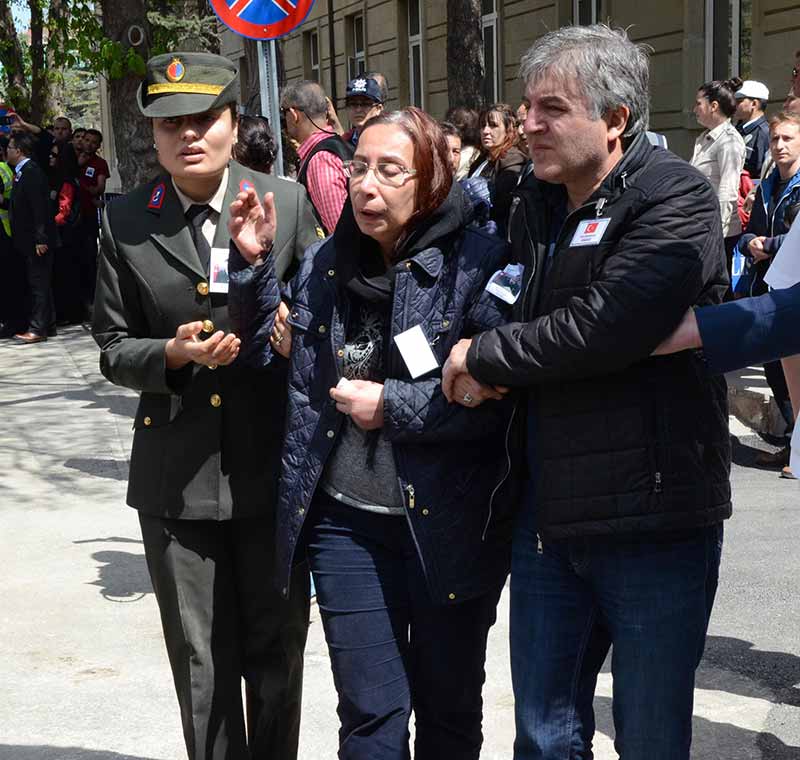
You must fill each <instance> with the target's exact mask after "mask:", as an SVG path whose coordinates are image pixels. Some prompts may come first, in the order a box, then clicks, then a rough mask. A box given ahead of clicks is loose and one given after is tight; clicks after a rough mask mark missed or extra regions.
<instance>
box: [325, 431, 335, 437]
mask: <svg viewBox="0 0 800 760" xmlns="http://www.w3.org/2000/svg"><path fill="white" fill-rule="evenodd" d="M325 435H327V436H328V438H333V436H335V435H336V433H334V432H333V430H329V431H328V432H327V433H326V434H325Z"/></svg>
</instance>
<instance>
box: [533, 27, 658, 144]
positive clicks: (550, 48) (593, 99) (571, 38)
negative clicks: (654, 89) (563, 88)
mask: <svg viewBox="0 0 800 760" xmlns="http://www.w3.org/2000/svg"><path fill="white" fill-rule="evenodd" d="M519 75H520V78H521V79H522V81H523V82H525V83H526V84H529V83H531V82H537V81H539V80H540V79H542V77H544V76H545V75H554V76H556V77H559V78H562V79H568V80H571V81H573V82H574V83H575V86H576V87H577V88H578V91H579V92H580V93H581V94H582V95H583V96H584V99H585V102H586V105H587V107H588V110H589V113H590V115H591V116H592V118H594V119H599V118H601V117H602V116H604V115H605V114H606V113H608V112H609V111H612V110H613V109H615V108H617V107H619V106H626V107H627V108H629V109H630V112H631V115H630V118H629V119H628V127H627V130H626V132H625V135H624V136H625V137H626V138H629V137H635V136H636V135H638V134H641V133H642V132H646V131H647V128H648V126H649V120H650V114H649V111H650V95H649V91H648V85H649V79H650V76H649V68H648V49H647V47H646V46H645V45H637V44H636V43H635V42H632V41H631V40H630V39H629V38H628V34H627V32H625V30H623V29H612V28H611V27H610V26H607V25H606V24H594V25H592V26H565V27H562V28H561V29H557V30H555V31H554V32H548V33H547V34H545V35H544V36H543V37H541V38H540V39H538V40H537V41H536V42H535V43H534V44H533V45H532V46H531V47H530V49H529V50H528V52H527V53H525V55H523V56H522V61H521V62H520V71H519Z"/></svg>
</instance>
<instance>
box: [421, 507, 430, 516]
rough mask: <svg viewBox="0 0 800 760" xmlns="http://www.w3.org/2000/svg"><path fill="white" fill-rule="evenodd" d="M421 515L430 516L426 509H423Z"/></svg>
mask: <svg viewBox="0 0 800 760" xmlns="http://www.w3.org/2000/svg"><path fill="white" fill-rule="evenodd" d="M422 514H423V515H429V514H430V512H429V511H428V509H427V507H426V508H425V509H423V510H422Z"/></svg>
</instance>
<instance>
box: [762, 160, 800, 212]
mask: <svg viewBox="0 0 800 760" xmlns="http://www.w3.org/2000/svg"><path fill="white" fill-rule="evenodd" d="M780 176H781V174H780V172H779V171H778V167H777V166H776V167H775V168H774V169H773V170H772V171H771V172H770V174H769V176H768V177H767V178H766V179H765V180H764V181H763V182H762V183H761V202H762V203H763V204H764V210H765V211H766V209H767V208H768V207H769V199H770V198H771V197H772V188H774V187H775V184H776V183H777V182H779V181H780ZM798 185H800V172H797V174H795V175H794V176H793V177H791V178H790V179H789V182H788V183H787V184H786V187H785V188H784V190H783V195H781V197H780V199H779V200H778V203H776V204H775V207H776V208H777V207H778V206H779V205H780V202H781V201H782V200H783V199H784V198H785V197H786V196H787V195H788V194H789V193H791V192H792V190H794V189H795V188H796V187H797V186H798Z"/></svg>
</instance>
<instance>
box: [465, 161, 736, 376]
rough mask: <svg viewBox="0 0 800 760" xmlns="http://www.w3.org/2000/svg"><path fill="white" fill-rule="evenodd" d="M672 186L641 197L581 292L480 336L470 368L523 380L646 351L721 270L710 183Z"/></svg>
mask: <svg viewBox="0 0 800 760" xmlns="http://www.w3.org/2000/svg"><path fill="white" fill-rule="evenodd" d="M668 179H669V178H665V180H667V181H668ZM679 190H680V192H676V193H674V194H671V195H670V196H667V197H663V196H662V197H661V198H658V197H655V198H653V199H651V200H649V201H648V202H647V205H646V206H645V207H644V208H643V209H642V211H641V212H640V213H639V214H638V216H637V217H636V218H634V219H633V220H632V221H631V223H630V227H629V230H628V232H627V234H625V235H624V236H623V238H622V239H621V240H620V241H619V243H618V244H617V246H616V249H615V250H614V252H613V253H612V254H611V255H610V256H609V257H608V258H607V260H606V261H605V263H604V265H603V267H602V269H601V270H600V271H599V272H598V274H597V277H596V279H595V280H594V281H593V282H592V283H591V284H590V285H589V286H588V288H587V290H586V292H585V293H584V294H582V295H579V296H574V297H572V298H570V299H569V301H568V303H567V304H566V305H565V306H564V307H562V308H559V309H556V310H555V311H553V312H551V313H550V314H547V315H544V316H541V317H539V318H537V319H535V320H533V321H532V322H526V323H519V322H518V323H513V324H510V325H507V326H505V327H501V328H498V329H495V330H490V331H489V332H485V333H482V334H481V335H479V336H477V338H476V339H475V340H474V341H473V342H472V346H471V347H470V350H469V353H468V357H467V367H468V370H469V372H470V374H472V375H473V377H475V378H476V379H477V380H479V381H480V382H482V383H484V384H487V385H508V386H512V387H513V386H526V385H530V384H533V383H537V382H545V381H552V380H563V379H575V378H581V377H589V376H591V375H596V374H601V373H607V372H614V371H618V370H621V369H624V368H625V367H628V366H630V365H631V364H633V363H635V362H637V361H640V360H642V359H644V358H646V357H647V356H649V355H650V353H651V352H652V351H653V349H654V348H655V347H656V346H657V345H658V344H659V343H660V342H661V341H662V340H663V339H664V338H665V337H666V336H667V335H668V334H669V333H670V332H671V331H672V329H673V328H674V327H675V325H676V324H678V322H679V321H680V320H681V318H682V317H683V315H684V313H685V312H686V310H687V309H688V308H689V307H690V306H692V305H693V304H695V303H696V302H697V300H698V298H699V296H700V293H701V292H702V290H703V288H704V285H705V283H706V282H709V281H710V280H711V279H712V277H713V276H714V274H715V273H716V272H717V270H721V267H722V255H723V252H722V240H721V234H720V232H718V231H717V229H718V227H719V216H718V215H717V213H716V205H717V204H716V198H715V197H714V194H713V191H712V190H711V187H710V186H709V185H708V183H706V182H705V181H704V180H703V179H702V178H701V177H699V176H698V177H696V178H695V177H691V178H690V181H688V182H684V183H681V186H680V188H679ZM689 199H691V200H689ZM561 255H569V252H563V253H562V254H561Z"/></svg>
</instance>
